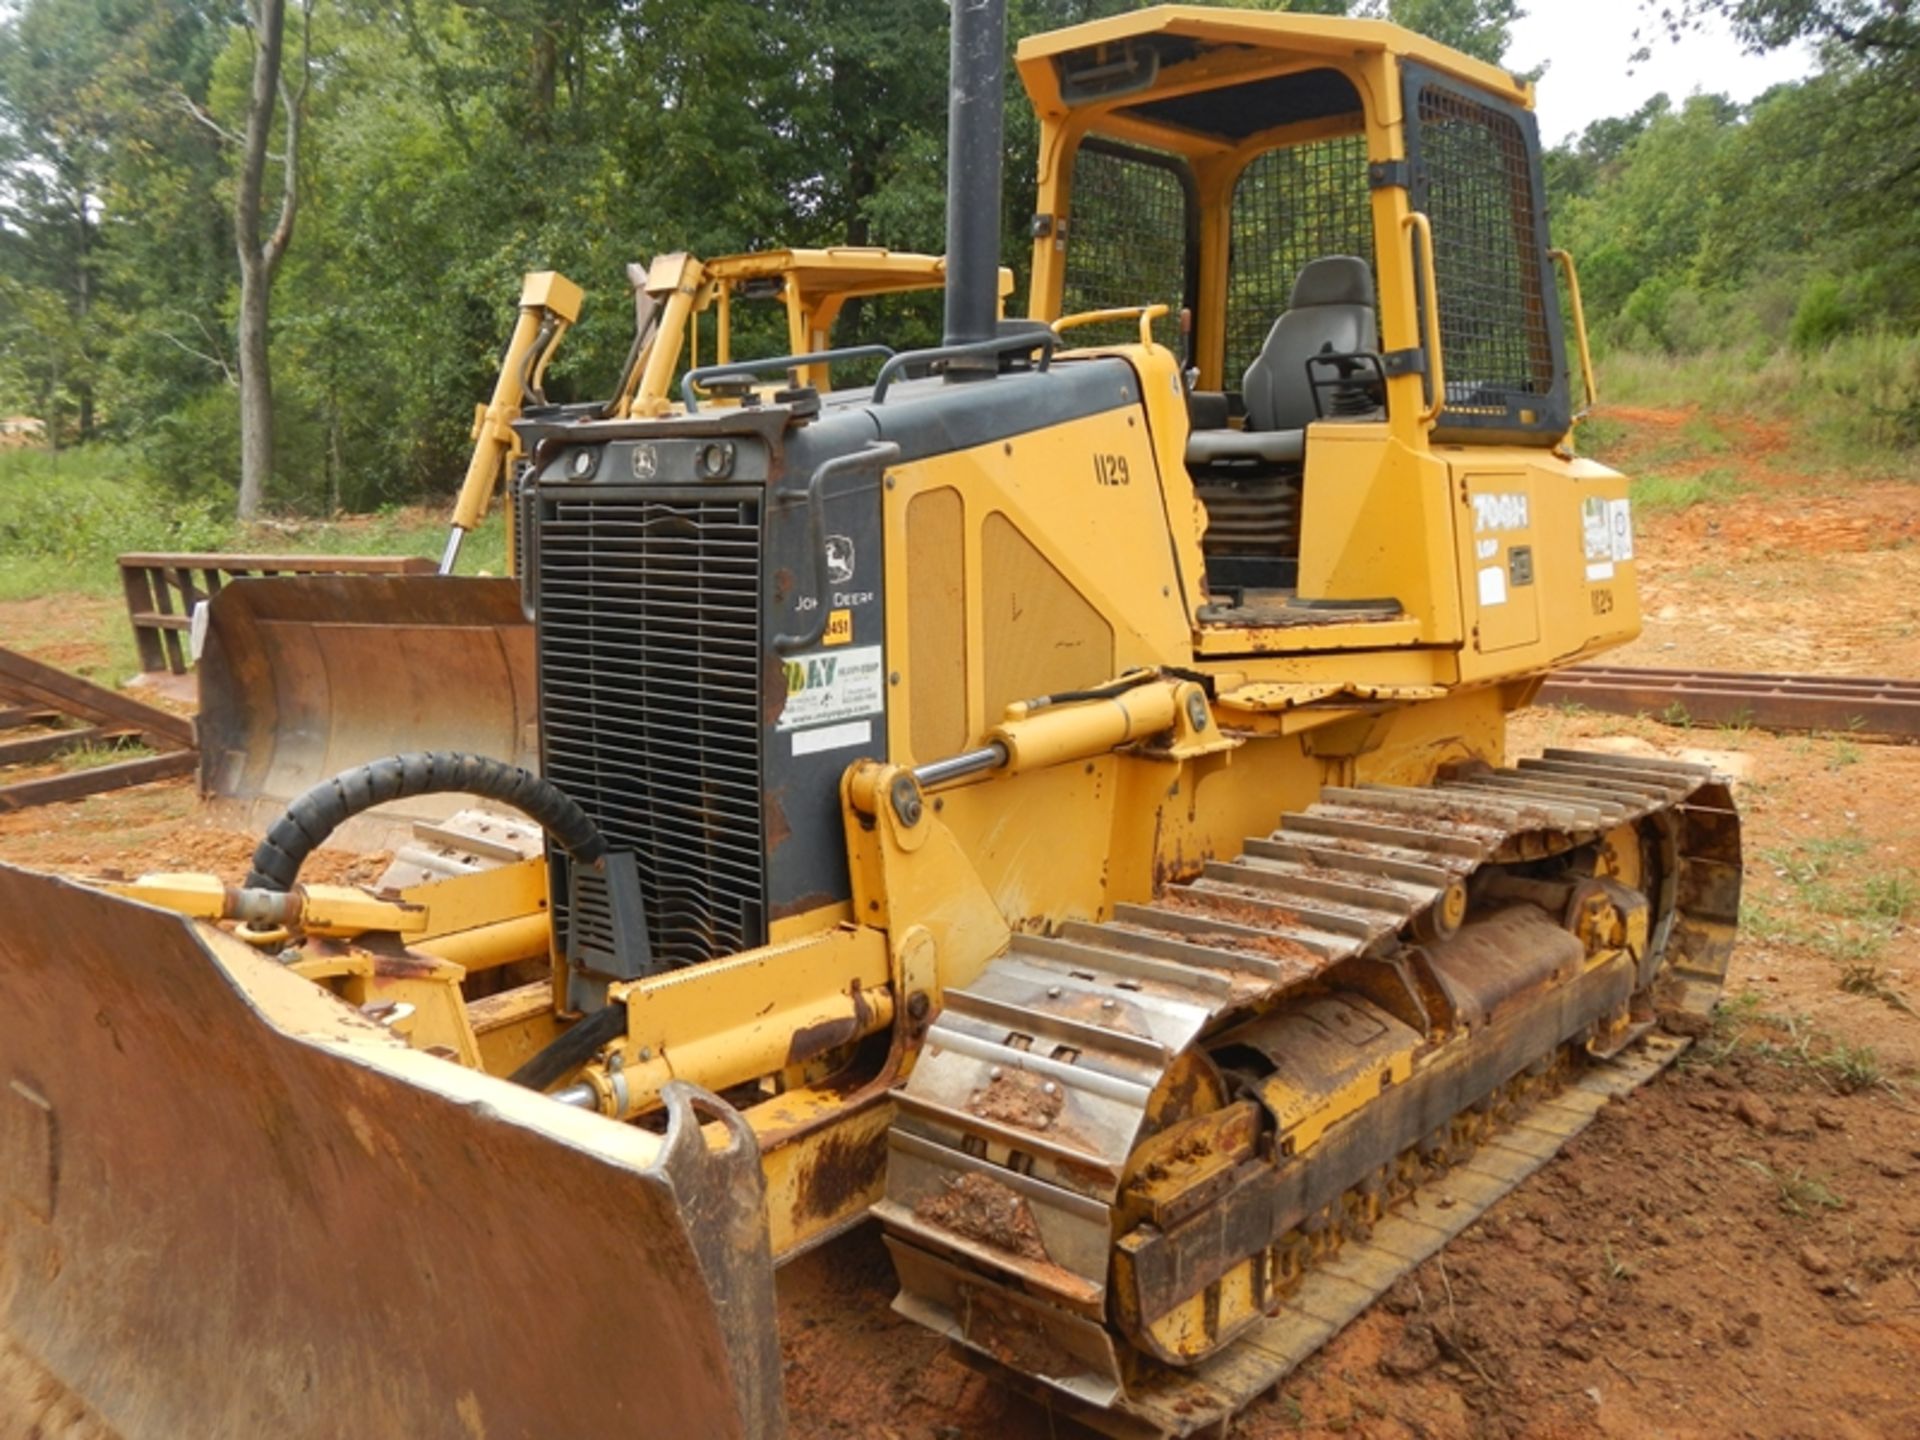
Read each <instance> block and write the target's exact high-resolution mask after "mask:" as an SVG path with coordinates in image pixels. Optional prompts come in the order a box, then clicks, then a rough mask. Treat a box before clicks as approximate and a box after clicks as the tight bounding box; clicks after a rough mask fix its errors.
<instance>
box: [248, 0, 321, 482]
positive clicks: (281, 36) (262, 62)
mask: <svg viewBox="0 0 1920 1440" xmlns="http://www.w3.org/2000/svg"><path fill="white" fill-rule="evenodd" d="M302 15H303V17H306V16H310V15H311V11H310V10H308V9H307V7H306V5H305V4H304V3H303V4H302ZM249 19H250V21H251V23H252V26H253V32H254V37H253V38H254V48H253V84H252V86H251V88H250V89H249V91H248V93H247V133H246V137H245V140H244V142H243V144H242V151H241V157H240V183H239V185H238V186H236V187H235V191H234V214H233V230H234V240H235V244H236V248H237V249H238V250H239V252H240V323H239V327H238V329H239V335H238V340H239V352H240V499H239V504H238V505H237V507H236V509H237V511H238V513H239V516H240V518H241V519H242V520H251V519H253V517H254V516H255V515H257V514H258V513H259V510H260V502H261V500H262V498H264V496H265V495H266V490H267V481H268V480H269V479H270V478H271V476H272V474H273V374H272V369H271V366H270V363H269V359H268V350H269V338H270V325H269V318H268V306H269V302H270V301H271V299H272V295H273V277H274V273H275V272H276V271H277V270H278V269H279V268H280V257H281V256H283V255H285V254H286V251H287V244H288V242H289V241H290V240H292V238H293V218H294V213H295V210H296V208H297V206H298V203H299V190H298V187H297V185H296V184H295V181H296V179H297V177H298V173H299V170H298V162H299V146H300V109H301V105H302V104H303V103H304V101H305V99H306V88H307V87H306V79H305V72H306V68H307V64H308V59H309V55H310V53H311V52H310V51H309V49H308V47H307V45H306V42H305V40H304V38H303V40H302V46H301V68H302V71H303V75H302V79H301V83H300V88H299V89H298V90H297V91H296V90H293V89H291V88H289V87H288V86H287V84H286V82H285V81H284V79H283V78H282V77H281V74H280V55H281V50H282V47H283V42H284V41H285V39H286V31H287V7H286V0H255V3H254V5H253V6H250V7H249ZM276 109H278V110H280V111H284V112H285V115H286V134H285V141H284V146H285V154H284V156H283V158H282V161H281V165H282V173H281V193H280V217H279V219H278V220H277V221H276V222H275V224H274V227H273V233H272V234H271V235H269V236H267V237H266V238H265V239H264V240H262V238H261V235H260V200H261V191H262V189H263V188H264V186H265V182H266V174H267V160H268V146H269V143H270V142H271V140H272V139H273V120H274V113H275V111H276Z"/></svg>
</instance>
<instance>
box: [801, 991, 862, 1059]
mask: <svg viewBox="0 0 1920 1440" xmlns="http://www.w3.org/2000/svg"><path fill="white" fill-rule="evenodd" d="M847 998H848V999H850V1000H851V1001H853V1013H852V1014H851V1015H841V1016H838V1017H836V1018H834V1019H832V1020H821V1021H818V1022H817V1023H815V1024H812V1025H803V1026H801V1027H800V1028H799V1029H798V1030H796V1031H794V1032H793V1039H792V1041H790V1042H789V1043H788V1045H787V1064H789V1065H804V1064H805V1063H806V1062H807V1061H809V1060H812V1059H814V1058H815V1057H816V1056H820V1055H824V1054H826V1053H827V1052H828V1051H829V1050H834V1049H837V1048H839V1047H840V1046H842V1045H846V1044H850V1043H851V1042H852V1041H855V1040H858V1039H859V1038H860V1037H861V1036H862V1035H864V1034H865V1033H866V1031H867V1027H868V1026H869V1025H871V1024H872V1023H873V1006H872V1005H871V1004H869V1003H868V1002H867V997H866V993H865V992H864V991H863V990H861V988H860V982H859V981H858V980H855V981H854V982H853V983H852V984H851V985H850V986H849V987H848V988H847Z"/></svg>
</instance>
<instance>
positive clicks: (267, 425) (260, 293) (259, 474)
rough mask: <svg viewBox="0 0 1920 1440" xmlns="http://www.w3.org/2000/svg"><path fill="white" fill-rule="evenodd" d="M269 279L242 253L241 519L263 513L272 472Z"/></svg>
mask: <svg viewBox="0 0 1920 1440" xmlns="http://www.w3.org/2000/svg"><path fill="white" fill-rule="evenodd" d="M269 290H270V282H269V278H268V275H267V269H266V266H265V265H264V264H263V263H262V262H261V260H260V257H259V255H258V253H257V252H256V253H255V255H254V256H253V257H252V258H251V260H249V258H248V256H247V253H246V252H245V251H244V250H243V251H241V252H240V333H239V341H240V504H239V507H238V509H239V515H240V518H241V519H242V520H251V519H253V517H254V516H255V515H257V514H258V513H259V511H260V501H261V500H262V499H263V498H264V497H265V495H266V489H267V477H268V476H269V475H271V474H272V473H273V369H272V362H271V359H270V357H269V346H268V342H267V299H268V293H269Z"/></svg>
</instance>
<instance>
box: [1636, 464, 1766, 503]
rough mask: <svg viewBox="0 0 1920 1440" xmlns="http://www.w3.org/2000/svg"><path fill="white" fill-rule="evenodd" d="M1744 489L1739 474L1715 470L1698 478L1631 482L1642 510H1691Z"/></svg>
mask: <svg viewBox="0 0 1920 1440" xmlns="http://www.w3.org/2000/svg"><path fill="white" fill-rule="evenodd" d="M1676 458H1677V457H1676ZM1746 488H1747V487H1746V482H1745V481H1744V480H1743V479H1742V478H1741V476H1740V472H1739V471H1737V470H1733V469H1730V468H1727V467H1724V466H1716V467H1715V468H1714V469H1711V470H1703V471H1701V472H1700V473H1699V474H1697V475H1677V476H1669V475H1659V474H1647V475H1640V476H1638V477H1636V478H1635V479H1634V481H1633V488H1632V491H1631V494H1632V496H1633V503H1634V504H1635V505H1636V506H1638V507H1639V508H1640V509H1641V510H1646V511H1654V510H1691V509H1692V508H1693V507H1694V506H1695V505H1704V504H1706V503H1708V502H1710V501H1715V500H1725V499H1727V498H1729V497H1730V496H1733V495H1737V494H1739V493H1740V492H1741V491H1742V490H1744V489H1746Z"/></svg>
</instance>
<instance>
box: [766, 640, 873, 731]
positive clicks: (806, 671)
mask: <svg viewBox="0 0 1920 1440" xmlns="http://www.w3.org/2000/svg"><path fill="white" fill-rule="evenodd" d="M786 671H787V703H786V706H785V708H783V709H782V710H781V711H780V721H779V725H778V728H779V729H781V730H799V729H802V728H804V727H806V726H808V725H831V724H834V723H836V722H838V721H842V720H858V719H860V718H862V717H863V716H867V715H878V714H880V713H881V712H882V711H883V710H885V708H886V702H887V674H886V665H885V663H884V662H883V661H882V659H881V655H880V647H879V646H878V645H863V646H861V647H859V648H858V649H854V650H836V651H832V652H830V653H824V654H819V655H796V656H794V657H793V658H792V659H791V660H789V661H787V664H786Z"/></svg>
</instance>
